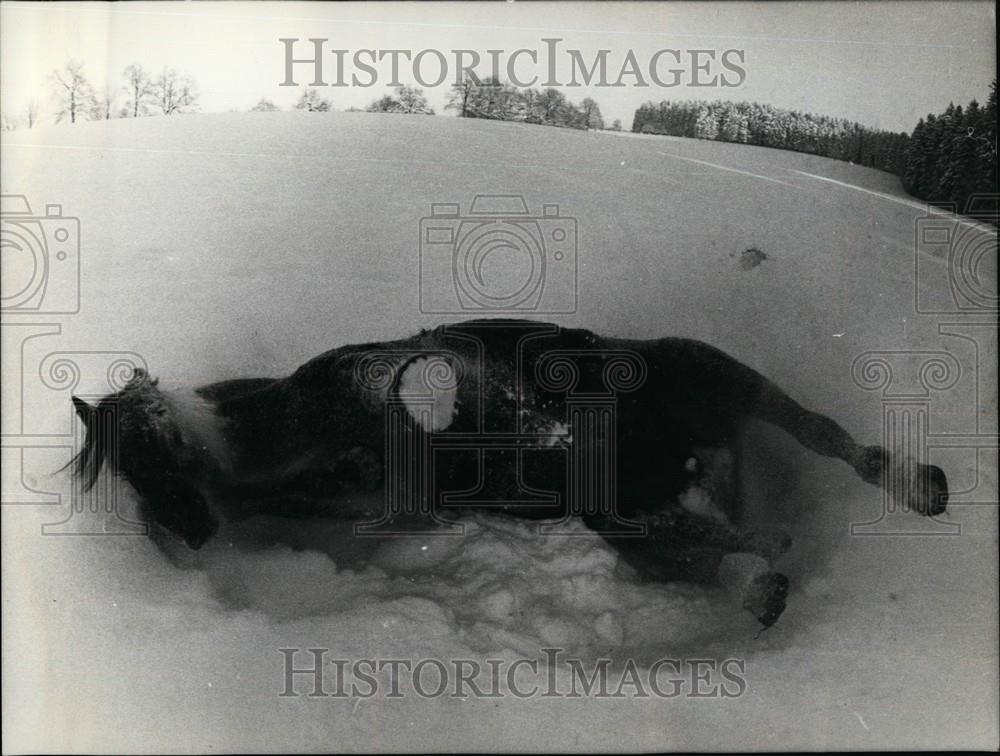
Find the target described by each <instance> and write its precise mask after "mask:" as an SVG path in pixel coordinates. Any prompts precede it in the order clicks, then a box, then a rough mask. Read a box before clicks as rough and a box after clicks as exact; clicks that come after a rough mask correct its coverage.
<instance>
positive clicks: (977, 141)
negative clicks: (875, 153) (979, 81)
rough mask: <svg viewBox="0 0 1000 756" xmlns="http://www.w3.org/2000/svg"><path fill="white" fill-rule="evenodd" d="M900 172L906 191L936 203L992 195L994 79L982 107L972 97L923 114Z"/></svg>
mask: <svg viewBox="0 0 1000 756" xmlns="http://www.w3.org/2000/svg"><path fill="white" fill-rule="evenodd" d="M900 175H901V178H902V180H903V188H904V189H906V191H908V192H909V193H910V194H912V195H914V196H915V197H920V198H921V199H925V200H927V201H928V202H932V203H935V204H954V205H956V206H957V207H959V208H964V207H966V203H967V201H968V199H969V197H971V196H972V195H973V194H984V193H996V191H997V83H996V80H995V79H994V80H993V83H992V84H991V85H990V94H989V96H988V98H987V100H986V106H985V107H981V106H980V105H979V103H978V102H977V101H976V100H973V101H972V102H970V103H969V104H968V105H967V106H966V107H965V108H962V106H961V105H954V104H950V105H948V107H947V108H946V109H945V111H944V112H943V113H939V114H938V115H934V114H928V115H927V117H926V118H921V119H920V121H919V122H918V123H917V126H916V128H914V129H913V134H912V135H911V136H910V141H909V149H908V150H907V153H906V160H905V162H904V165H903V170H902V171H901V174H900Z"/></svg>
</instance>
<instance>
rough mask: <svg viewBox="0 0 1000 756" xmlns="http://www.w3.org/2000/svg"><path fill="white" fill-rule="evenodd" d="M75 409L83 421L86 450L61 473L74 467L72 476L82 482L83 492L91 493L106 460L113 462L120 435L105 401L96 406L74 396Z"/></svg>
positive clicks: (62, 468)
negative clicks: (116, 434) (116, 441)
mask: <svg viewBox="0 0 1000 756" xmlns="http://www.w3.org/2000/svg"><path fill="white" fill-rule="evenodd" d="M73 406H74V407H75V408H76V412H77V414H78V415H79V416H80V419H81V420H82V422H83V425H84V428H85V429H86V436H85V438H84V442H83V448H82V449H80V451H79V452H78V453H77V454H76V455H75V456H74V457H73V458H72V459H71V460H70V461H69V462H67V463H66V464H65V465H63V466H62V467H61V468H60V470H65V469H66V468H67V467H70V466H72V468H73V476H74V477H75V478H76V479H77V480H78V481H80V482H81V484H82V485H83V490H84V491H89V490H90V489H91V488H93V487H94V484H95V483H96V482H97V477H98V475H100V472H101V467H102V466H103V465H104V462H105V460H110V461H113V460H112V459H111V458H112V457H113V455H114V441H115V436H114V434H115V433H117V425H116V422H115V413H114V411H113V410H112V409H111V408H110V407H107V406H105V402H104V401H103V400H102V401H101V403H100V404H98V405H97V406H96V407H94V406H91V405H90V404H87V402H85V401H84V400H83V399H79V398H77V397H75V396H74V397H73Z"/></svg>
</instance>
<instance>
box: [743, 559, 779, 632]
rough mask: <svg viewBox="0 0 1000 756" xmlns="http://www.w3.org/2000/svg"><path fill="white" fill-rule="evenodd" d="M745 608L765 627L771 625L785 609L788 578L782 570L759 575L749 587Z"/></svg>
mask: <svg viewBox="0 0 1000 756" xmlns="http://www.w3.org/2000/svg"><path fill="white" fill-rule="evenodd" d="M745 596H746V598H745V600H744V602H743V608H744V609H748V610H749V611H750V612H751V613H752V614H753V616H754V617H756V618H757V621H758V622H759V623H760V624H761V625H763V626H764V627H765V628H768V627H771V625H773V624H774V623H775V622H777V621H778V617H780V616H781V613H782V612H784V611H785V598H786V597H787V596H788V578H787V577H785V576H784V575H782V574H781V573H780V572H768V573H765V574H763V575H760V576H758V577H757V578H756V579H755V580H754V581H753V583H751V584H750V586H749V587H748V588H747V591H746V593H745Z"/></svg>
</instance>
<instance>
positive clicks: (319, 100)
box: [295, 87, 333, 113]
mask: <svg viewBox="0 0 1000 756" xmlns="http://www.w3.org/2000/svg"><path fill="white" fill-rule="evenodd" d="M295 109H296V110H308V111H309V112H310V113H325V112H327V111H328V110H332V109H333V103H332V102H330V101H329V100H328V99H326V98H325V97H322V96H321V95H320V93H319V90H317V89H314V88H312V87H305V88H303V90H302V94H301V95H300V96H299V100H298V102H296V103H295Z"/></svg>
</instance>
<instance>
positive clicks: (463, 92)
mask: <svg viewBox="0 0 1000 756" xmlns="http://www.w3.org/2000/svg"><path fill="white" fill-rule="evenodd" d="M478 86H479V82H478V80H475V81H474V80H473V78H470V77H468V76H463V77H462V80H461V81H458V82H455V83H454V84H452V86H451V93H450V94H449V95H448V104H447V105H445V108H446V109H450V110H457V111H458V115H459V117H460V118H468V117H469V116H470V115H471V111H472V106H471V105H472V101H473V100H474V99H475V96H476V90H477V88H478Z"/></svg>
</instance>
